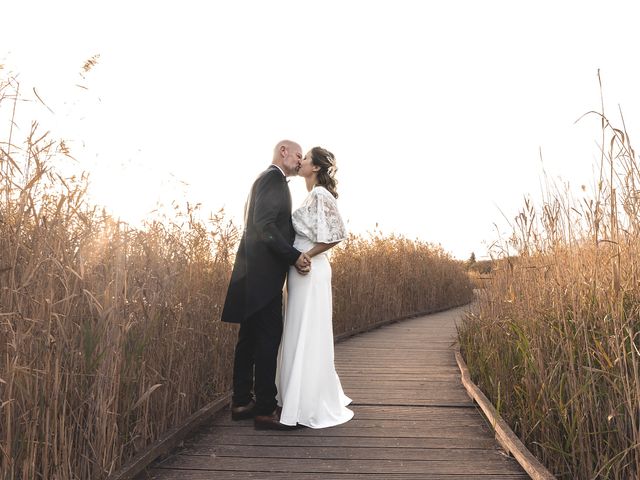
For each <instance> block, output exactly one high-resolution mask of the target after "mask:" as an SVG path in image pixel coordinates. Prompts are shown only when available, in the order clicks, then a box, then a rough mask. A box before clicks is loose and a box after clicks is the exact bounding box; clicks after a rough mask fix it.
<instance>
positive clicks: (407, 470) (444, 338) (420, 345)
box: [139, 308, 529, 480]
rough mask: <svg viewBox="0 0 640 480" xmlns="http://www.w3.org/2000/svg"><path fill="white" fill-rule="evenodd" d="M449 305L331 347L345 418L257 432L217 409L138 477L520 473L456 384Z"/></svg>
mask: <svg viewBox="0 0 640 480" xmlns="http://www.w3.org/2000/svg"><path fill="white" fill-rule="evenodd" d="M462 312H463V309H462V308H458V309H454V310H449V311H446V312H441V313H437V314H433V315H428V316H424V317H420V318H415V319H412V320H406V321H403V322H401V323H396V324H393V325H390V326H387V327H384V328H381V329H378V330H375V331H373V332H369V333H365V334H362V335H359V336H357V337H354V338H351V339H349V340H346V341H344V342H342V343H340V344H338V345H336V366H337V369H338V373H339V374H340V378H341V380H342V384H343V387H344V390H345V393H346V394H347V395H349V396H350V397H351V398H352V399H353V404H352V409H353V410H354V412H355V417H354V419H353V420H352V421H350V422H348V423H346V424H344V425H340V426H337V427H333V428H328V429H323V430H312V429H301V430H295V431H289V432H269V431H266V432H265V431H256V430H254V429H253V423H252V422H251V421H241V422H231V420H230V419H229V415H230V414H229V411H228V409H225V410H224V411H223V412H221V414H220V415H218V416H217V417H216V419H215V420H214V421H213V422H212V424H211V425H209V426H207V427H206V428H204V429H201V430H200V431H199V432H198V433H197V434H196V435H195V436H194V437H192V438H190V439H189V440H188V441H187V442H186V443H185V446H184V448H182V449H180V450H179V451H176V452H175V453H174V454H172V455H170V456H169V457H168V458H166V459H165V460H163V461H162V462H159V463H156V464H155V465H153V466H152V468H149V469H148V470H147V472H145V473H144V474H143V475H141V476H140V477H139V478H140V479H155V480H174V479H180V480H205V479H274V480H279V479H299V480H307V479H308V480H310V479H318V480H329V479H340V480H351V479H367V480H382V479H385V480H386V479H437V478H442V479H448V480H454V479H465V480H471V479H491V478H495V479H502V480H512V479H527V478H529V477H528V476H527V475H526V473H525V472H524V471H523V470H522V468H521V467H520V466H519V465H518V463H517V462H516V461H515V460H514V459H512V458H510V457H508V456H506V455H505V454H504V453H503V452H502V451H501V450H499V448H498V445H497V443H496V441H495V440H494V438H493V434H492V432H491V430H490V428H489V427H488V426H487V425H486V422H485V420H484V419H483V417H482V416H481V414H480V413H479V412H478V411H477V410H476V408H475V407H474V404H473V403H472V402H471V400H470V399H469V397H468V396H467V393H466V391H465V389H464V387H463V386H462V384H461V383H460V373H459V370H458V367H457V365H456V361H455V357H454V350H453V346H452V344H453V340H454V336H455V333H456V332H455V322H456V320H457V319H458V318H459V317H460V315H461V314H462Z"/></svg>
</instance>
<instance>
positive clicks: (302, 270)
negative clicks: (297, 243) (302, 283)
mask: <svg viewBox="0 0 640 480" xmlns="http://www.w3.org/2000/svg"><path fill="white" fill-rule="evenodd" d="M295 267H296V270H297V271H298V273H299V274H300V275H306V274H307V273H309V271H310V270H311V257H310V256H309V255H307V254H306V253H301V254H300V256H299V257H298V260H296V264H295Z"/></svg>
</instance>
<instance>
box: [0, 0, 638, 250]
mask: <svg viewBox="0 0 640 480" xmlns="http://www.w3.org/2000/svg"><path fill="white" fill-rule="evenodd" d="M634 3H635V2H633V1H607V2H605V1H599V2H595V1H580V2H578V1H559V0H557V1H535V2H523V1H514V0H511V1H477V0H476V1H472V0H469V1H438V2H431V1H406V0H405V1H402V0H396V1H348V0H343V1H323V2H311V1H303V0H297V1H266V0H262V1H258V0H255V1H237V0H236V1H226V2H217V1H209V2H204V1H192V0H186V1H185V0H183V1H180V2H178V1H171V2H168V1H119V0H118V1H113V0H112V1H109V2H99V3H98V2H93V1H87V0H84V1H78V2H71V1H62V0H60V1H50V0H49V1H40V2H36V1H29V0H26V1H25V0H20V1H18V0H11V1H9V2H5V4H4V5H3V6H2V8H1V11H2V17H3V22H2V28H0V64H4V69H3V70H2V73H3V74H6V72H8V71H11V72H13V73H16V74H18V75H19V77H18V78H19V80H20V82H21V89H22V91H23V93H24V94H25V96H26V97H27V98H35V96H34V95H33V90H32V88H33V87H34V86H35V88H36V90H37V92H38V94H39V95H40V97H41V98H42V99H43V100H44V101H45V102H46V103H47V105H48V107H49V108H50V109H51V110H53V112H54V114H50V113H48V111H47V110H46V109H45V108H44V107H38V108H37V109H36V111H37V113H34V114H33V115H34V116H36V117H37V119H38V120H40V122H41V124H42V125H43V126H45V127H46V128H47V129H51V130H52V134H53V135H54V136H55V137H61V138H66V139H69V140H70V144H71V146H72V149H73V154H74V155H75V157H76V158H78V160H79V161H80V165H79V166H77V167H81V168H85V169H88V170H89V171H90V172H91V175H92V182H93V183H92V190H91V191H92V195H93V198H94V199H95V201H97V202H99V203H104V204H106V205H107V206H108V207H109V208H110V209H111V210H112V211H113V212H114V214H115V215H117V216H120V217H121V218H123V219H125V220H128V221H131V222H133V223H136V222H139V221H140V219H142V218H145V217H146V216H147V215H148V213H147V212H149V211H150V210H153V209H154V208H155V205H156V204H157V203H158V202H159V201H160V202H163V203H165V204H166V203H170V202H171V200H178V201H181V202H184V201H187V200H188V201H190V202H201V203H202V204H203V206H204V209H205V211H216V210H218V209H219V208H221V207H224V208H225V210H226V211H227V214H228V215H229V216H230V217H231V218H234V219H236V220H238V221H239V220H240V219H241V217H242V210H243V205H244V202H245V199H246V196H247V193H248V190H249V187H250V185H251V183H252V181H253V180H254V178H255V177H256V176H257V175H258V173H260V171H261V170H263V169H264V168H266V166H267V165H268V164H269V163H270V161H271V155H272V150H273V147H274V145H275V144H276V142H278V141H279V140H281V139H283V138H289V139H292V140H295V141H297V142H298V143H300V144H301V145H302V148H303V150H305V151H306V150H308V149H310V148H312V147H313V146H316V145H321V146H323V147H325V148H328V149H329V150H331V151H332V152H333V153H334V154H335V155H336V157H337V162H338V180H339V186H338V191H339V193H340V198H339V200H338V202H339V207H340V209H341V212H342V214H343V216H344V218H345V219H346V220H347V221H348V226H349V229H350V230H351V231H353V232H354V233H365V232H367V231H371V230H373V229H374V228H375V227H376V224H378V226H379V229H381V230H382V232H383V233H385V234H391V233H396V234H402V235H405V236H407V237H409V238H419V239H421V240H424V241H428V242H432V243H439V244H441V245H442V246H443V248H444V249H445V250H446V251H448V252H450V253H452V254H453V255H454V256H456V257H457V258H460V259H466V258H468V257H469V255H470V253H471V252H472V251H473V252H475V254H476V256H477V257H479V258H481V257H483V256H484V255H486V252H487V247H488V245H490V244H491V243H492V242H493V241H494V240H496V239H497V238H498V235H499V234H502V235H505V234H507V235H508V231H509V229H508V228H507V227H506V221H505V220H504V218H503V217H502V214H501V211H502V212H504V214H505V216H506V217H507V218H509V219H511V218H513V217H514V216H515V215H516V214H517V212H518V210H519V208H520V207H521V206H522V204H523V198H524V197H525V195H531V196H532V197H534V198H538V196H539V194H540V183H541V180H542V175H543V168H544V170H545V171H546V172H547V174H548V175H549V176H550V177H551V178H558V177H561V178H562V179H563V181H568V182H570V183H571V184H572V185H574V186H579V185H580V184H587V186H588V187H590V186H591V185H592V184H593V181H594V175H593V173H592V166H593V164H594V161H595V160H596V158H597V157H598V148H597V145H596V142H597V141H598V140H599V138H600V135H599V131H598V125H599V123H598V121H597V119H596V118H595V117H588V118H587V119H586V120H583V121H581V122H579V123H578V124H575V123H574V122H575V120H576V119H578V117H580V116H581V115H582V114H583V113H585V112H587V111H589V110H599V108H600V92H599V88H598V79H597V71H598V68H599V69H600V70H601V75H602V79H603V84H604V96H605V104H606V110H607V113H608V114H609V116H610V117H611V119H612V120H613V121H614V123H618V124H620V122H619V114H618V105H620V106H621V108H622V109H623V113H624V116H625V121H626V125H627V128H628V130H629V131H630V133H631V139H632V141H633V139H634V136H635V135H634V134H635V132H636V131H637V127H638V125H639V124H640V88H639V87H638V86H639V85H640V67H638V62H637V45H638V40H639V38H638V37H640V35H639V34H638V31H640V30H639V26H638V22H637V19H638V17H637V15H635V10H636V9H635V8H634ZM94 55H100V57H99V59H98V63H97V65H96V66H95V67H94V68H93V70H91V71H90V72H89V73H88V74H87V75H86V78H81V76H80V71H81V67H82V65H83V63H84V62H85V60H87V59H88V58H90V57H92V56H94ZM78 85H82V86H84V87H86V89H84V88H80V87H79V86H78ZM3 108H7V107H6V106H5V107H3ZM22 112H23V113H22V114H23V115H25V116H28V115H30V114H31V113H30V110H29V108H28V107H27V106H23V107H22ZM5 114H6V112H5ZM25 127H26V124H25ZM0 128H2V129H4V128H5V126H4V125H3V126H1V127H0ZM3 131H4V130H3ZM2 138H3V139H4V138H5V137H4V136H3V137H2ZM540 151H541V152H542V161H541V159H540ZM74 168H75V167H74ZM303 183H304V182H303V180H302V179H297V178H294V179H292V181H291V183H290V186H291V189H292V193H293V201H294V208H295V205H296V204H299V203H301V202H302V200H303V198H304V195H305V194H306V192H305V189H304V186H303ZM495 224H497V228H496V225H495Z"/></svg>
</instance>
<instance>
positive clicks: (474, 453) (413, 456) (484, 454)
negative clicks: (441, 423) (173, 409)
mask: <svg viewBox="0 0 640 480" xmlns="http://www.w3.org/2000/svg"><path fill="white" fill-rule="evenodd" d="M175 456H180V457H184V458H185V459H186V458H188V457H198V456H199V457H205V458H211V457H240V458H286V459H297V458H306V459H316V460H318V459H321V460H335V459H343V460H344V459H348V460H423V461H434V460H448V461H454V462H464V461H473V462H483V461H487V460H491V459H492V458H496V459H497V458H498V457H504V453H503V452H502V451H500V450H497V449H492V450H481V449H450V448H429V449H424V448H393V447H386V448H385V447H371V448H362V447H352V446H349V447H337V446H321V447H311V446H300V445H295V446H290V447H279V446H273V445H267V446H257V445H214V446H212V447H211V448H209V449H207V450H206V453H205V452H203V451H202V450H198V449H193V448H185V449H183V450H181V451H180V452H178V453H177V454H176V455H175ZM499 460H500V461H502V458H500V459H499ZM167 465H169V463H167V462H163V463H162V467H165V466H167Z"/></svg>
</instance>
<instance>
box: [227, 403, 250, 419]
mask: <svg viewBox="0 0 640 480" xmlns="http://www.w3.org/2000/svg"><path fill="white" fill-rule="evenodd" d="M255 408H256V402H254V401H253V400H251V401H250V402H249V403H247V404H246V405H232V406H231V420H246V419H248V418H253V417H254V415H255V412H254V410H255Z"/></svg>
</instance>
